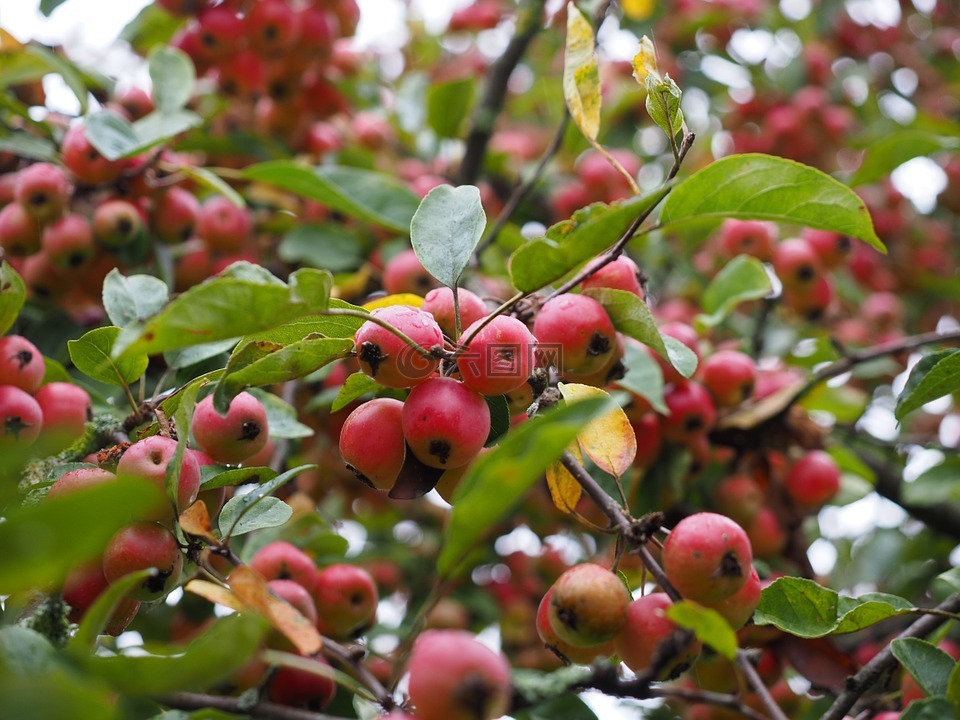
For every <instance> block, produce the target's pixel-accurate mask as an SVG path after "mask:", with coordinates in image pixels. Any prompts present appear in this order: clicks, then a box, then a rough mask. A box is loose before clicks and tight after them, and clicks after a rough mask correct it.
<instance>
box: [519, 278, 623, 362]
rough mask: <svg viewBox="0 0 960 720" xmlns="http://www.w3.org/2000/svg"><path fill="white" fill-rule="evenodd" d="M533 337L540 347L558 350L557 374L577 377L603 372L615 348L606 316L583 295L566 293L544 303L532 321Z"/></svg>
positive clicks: (614, 341) (604, 312)
mask: <svg viewBox="0 0 960 720" xmlns="http://www.w3.org/2000/svg"><path fill="white" fill-rule="evenodd" d="M533 334H534V335H535V336H536V338H537V340H538V341H539V343H540V345H541V347H543V346H548V345H549V346H554V345H555V346H559V353H560V357H559V358H557V360H558V362H559V363H560V365H562V367H560V368H559V369H560V370H565V371H570V372H573V373H577V374H580V375H589V374H591V373H594V372H596V371H598V370H600V369H601V368H603V366H604V364H605V363H606V362H607V360H608V358H609V356H610V353H612V352H614V351H615V350H616V347H617V340H616V334H617V331H616V330H615V329H614V327H613V322H612V321H611V320H610V316H609V315H607V311H606V310H604V309H603V306H602V305H601V304H600V303H598V302H597V301H596V300H594V299H593V298H590V297H587V296H586V295H573V294H570V293H567V294H565V295H560V296H559V297H556V298H554V299H552V300H548V301H547V302H546V303H544V304H543V307H542V308H540V312H539V313H538V314H537V317H536V319H535V320H534V321H533ZM591 348H592V349H593V351H591ZM604 348H606V349H605V350H604Z"/></svg>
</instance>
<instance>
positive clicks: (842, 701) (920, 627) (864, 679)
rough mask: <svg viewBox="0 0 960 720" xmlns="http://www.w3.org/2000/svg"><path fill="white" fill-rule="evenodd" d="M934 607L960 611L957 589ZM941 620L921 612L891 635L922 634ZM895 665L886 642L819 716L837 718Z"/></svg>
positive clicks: (848, 709)
mask: <svg viewBox="0 0 960 720" xmlns="http://www.w3.org/2000/svg"><path fill="white" fill-rule="evenodd" d="M936 609H937V610H938V611H941V612H947V613H956V612H957V611H960V593H955V594H953V595H951V596H950V597H948V598H947V599H946V600H944V601H943V602H942V603H940V604H939V605H937V607H936ZM945 622H946V619H945V618H944V617H942V616H941V615H924V616H923V617H921V618H920V619H919V620H917V621H916V622H914V623H913V624H912V625H910V627H908V628H907V629H906V630H904V631H903V632H902V633H900V634H899V635H897V637H896V638H895V639H896V640H901V639H903V638H921V637H925V636H927V635H929V634H930V633H932V632H933V631H934V630H936V629H937V628H938V627H940V626H941V625H943V623H945ZM896 665H897V659H896V658H895V657H894V656H893V650H892V649H891V645H890V644H888V645H887V646H886V647H885V648H883V650H881V651H880V652H878V653H877V654H876V655H874V657H873V659H872V660H870V662H868V663H867V664H866V665H864V666H863V667H862V668H861V669H860V672H858V673H857V674H856V675H853V676H851V677H848V678H847V681H846V689H845V690H844V691H843V692H842V693H840V694H839V695H838V696H837V699H836V700H834V702H833V705H831V706H830V709H829V710H827V712H826V713H824V715H823V717H822V718H821V720H841V718H843V717H844V716H845V715H846V714H847V713H848V712H850V710H851V708H853V706H854V705H855V704H856V702H857V700H859V699H860V697H861V696H862V695H863V694H864V693H865V692H866V691H867V690H868V689H869V688H870V686H871V685H873V684H874V683H875V682H877V680H879V679H880V677H882V676H883V675H884V674H885V673H887V672H889V671H890V670H892V669H893V668H894V667H896Z"/></svg>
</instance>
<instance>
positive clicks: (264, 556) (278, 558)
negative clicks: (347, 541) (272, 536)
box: [250, 540, 317, 591]
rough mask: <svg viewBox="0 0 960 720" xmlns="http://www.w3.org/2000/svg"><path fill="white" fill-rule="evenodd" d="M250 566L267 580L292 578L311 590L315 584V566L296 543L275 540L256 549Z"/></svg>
mask: <svg viewBox="0 0 960 720" xmlns="http://www.w3.org/2000/svg"><path fill="white" fill-rule="evenodd" d="M250 567H252V568H253V569H254V570H256V571H257V572H258V573H260V574H261V575H263V576H264V577H265V578H266V579H267V580H293V581H294V582H296V583H299V584H300V585H302V586H303V587H304V588H306V589H307V590H310V591H312V590H313V588H314V587H315V586H316V584H317V566H316V565H315V564H314V562H313V559H312V558H311V557H310V556H309V555H307V554H306V553H305V552H304V551H303V550H301V549H300V548H298V547H297V546H296V545H291V544H290V543H288V542H283V541H279V540H278V541H275V542H272V543H269V544H267V545H264V546H263V547H262V548H260V549H259V550H257V552H256V553H255V554H254V556H253V557H252V558H251V559H250Z"/></svg>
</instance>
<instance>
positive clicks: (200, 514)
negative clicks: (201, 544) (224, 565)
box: [179, 500, 218, 545]
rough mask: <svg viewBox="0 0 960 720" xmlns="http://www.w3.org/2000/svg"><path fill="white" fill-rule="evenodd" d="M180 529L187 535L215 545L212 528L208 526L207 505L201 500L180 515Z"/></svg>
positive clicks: (208, 513) (215, 540) (208, 514)
mask: <svg viewBox="0 0 960 720" xmlns="http://www.w3.org/2000/svg"><path fill="white" fill-rule="evenodd" d="M179 522H180V529H181V530H183V531H184V532H185V533H186V534H187V535H196V536H197V537H201V538H203V539H204V540H206V541H207V542H210V543H212V544H214V545H216V544H217V542H218V541H217V538H216V536H215V535H214V534H213V528H212V527H211V525H210V512H209V511H208V510H207V504H206V503H205V502H203V500H197V501H196V502H195V503H194V504H193V505H191V506H190V507H188V508H187V509H186V510H184V511H183V512H182V513H181V514H180V518H179Z"/></svg>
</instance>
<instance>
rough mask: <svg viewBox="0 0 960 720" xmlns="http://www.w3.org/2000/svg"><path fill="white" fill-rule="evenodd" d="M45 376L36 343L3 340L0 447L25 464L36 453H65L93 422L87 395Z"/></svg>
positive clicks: (0, 342)
mask: <svg viewBox="0 0 960 720" xmlns="http://www.w3.org/2000/svg"><path fill="white" fill-rule="evenodd" d="M45 373H46V362H45V361H44V359H43V355H42V354H41V353H40V351H39V350H38V349H37V347H36V346H35V345H34V344H33V343H31V342H30V341H29V340H27V339H26V338H25V337H22V336H20V335H7V336H5V337H2V338H0V423H2V424H0V446H2V447H3V449H4V451H5V452H7V453H12V454H21V453H22V454H23V457H22V458H21V459H24V460H25V459H26V454H27V453H30V452H32V451H33V450H39V452H40V453H55V452H59V451H60V450H63V449H64V448H65V447H67V446H68V445H69V444H70V443H72V442H73V441H74V440H76V439H77V438H78V437H80V436H81V435H82V434H83V431H84V427H85V426H86V423H87V421H88V420H90V419H91V408H90V396H89V395H88V394H87V392H86V391H85V390H84V389H83V388H81V387H78V386H76V385H74V384H72V383H68V382H47V383H44V375H45ZM34 446H36V447H34Z"/></svg>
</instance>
